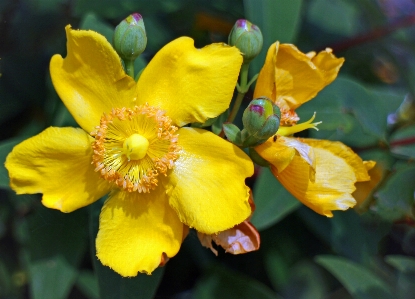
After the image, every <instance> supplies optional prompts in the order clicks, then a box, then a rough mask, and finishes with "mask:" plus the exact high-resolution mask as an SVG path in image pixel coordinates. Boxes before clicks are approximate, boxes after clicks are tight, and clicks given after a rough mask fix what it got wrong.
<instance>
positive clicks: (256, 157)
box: [249, 147, 269, 167]
mask: <svg viewBox="0 0 415 299" xmlns="http://www.w3.org/2000/svg"><path fill="white" fill-rule="evenodd" d="M249 157H251V160H252V161H253V162H254V163H256V164H258V165H259V166H262V167H269V163H268V161H266V160H265V159H264V158H262V157H261V156H260V155H259V154H258V152H257V151H256V150H255V149H254V148H253V147H250V148H249Z"/></svg>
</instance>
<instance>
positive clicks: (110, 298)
mask: <svg viewBox="0 0 415 299" xmlns="http://www.w3.org/2000/svg"><path fill="white" fill-rule="evenodd" d="M103 202H104V200H103V199H101V200H100V201H97V202H95V203H94V204H92V205H91V206H90V239H91V244H90V246H91V251H92V252H93V253H94V254H93V257H92V262H93V266H94V270H95V273H96V275H97V278H98V286H99V294H100V297H99V298H100V299H136V298H137V297H139V298H140V299H151V298H153V297H154V295H155V293H156V291H157V288H158V286H159V284H160V281H161V279H162V277H163V273H164V268H158V269H157V270H155V271H154V272H153V273H152V275H146V274H138V275H137V276H136V277H122V276H121V275H119V274H118V273H116V272H114V271H113V270H112V269H110V268H109V267H107V266H103V265H102V264H101V262H100V261H99V260H98V259H97V257H96V256H95V252H96V248H95V238H96V235H97V233H98V226H99V213H100V211H101V207H102V204H103Z"/></svg>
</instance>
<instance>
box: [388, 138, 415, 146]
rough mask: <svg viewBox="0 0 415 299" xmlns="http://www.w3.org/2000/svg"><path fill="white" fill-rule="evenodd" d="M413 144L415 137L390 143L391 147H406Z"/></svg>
mask: <svg viewBox="0 0 415 299" xmlns="http://www.w3.org/2000/svg"><path fill="white" fill-rule="evenodd" d="M414 143H415V137H409V138H406V139H400V140H395V141H392V142H391V143H390V145H391V146H398V145H408V144H414Z"/></svg>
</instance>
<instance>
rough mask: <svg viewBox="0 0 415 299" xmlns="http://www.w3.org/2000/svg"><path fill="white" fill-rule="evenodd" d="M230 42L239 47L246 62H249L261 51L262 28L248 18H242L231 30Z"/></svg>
mask: <svg viewBox="0 0 415 299" xmlns="http://www.w3.org/2000/svg"><path fill="white" fill-rule="evenodd" d="M228 43H229V45H231V46H235V47H237V48H238V49H239V50H240V51H241V52H242V54H243V57H244V63H248V62H250V61H251V60H252V59H254V58H255V57H256V56H257V55H258V54H259V52H261V49H262V43H263V38H262V33H261V30H260V29H259V27H258V26H256V25H254V24H252V23H251V22H249V21H248V20H244V19H240V20H238V21H236V23H235V25H234V26H233V28H232V30H231V33H230V34H229V38H228Z"/></svg>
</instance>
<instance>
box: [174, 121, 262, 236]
mask: <svg viewBox="0 0 415 299" xmlns="http://www.w3.org/2000/svg"><path fill="white" fill-rule="evenodd" d="M178 134H179V143H178V144H179V146H180V147H181V148H182V150H181V151H180V152H179V155H180V156H179V158H178V159H177V160H176V161H175V166H174V168H173V170H172V173H171V174H170V175H169V178H168V182H167V194H168V195H169V197H170V199H169V200H170V205H171V206H172V207H173V208H174V209H175V210H176V212H177V214H178V215H179V218H180V220H181V221H182V222H183V223H185V224H186V225H188V226H190V227H194V228H195V229H196V230H198V231H199V232H202V233H205V234H213V233H217V232H220V231H224V230H227V229H228V228H231V227H233V226H235V225H237V224H239V223H241V222H242V221H244V220H245V219H247V218H248V217H249V215H250V214H251V207H250V205H249V202H248V199H249V188H248V187H247V186H246V185H245V178H247V177H249V176H251V175H252V174H253V172H254V167H253V164H252V161H251V160H250V159H249V157H248V156H247V155H246V154H245V153H244V152H243V151H242V150H241V149H239V148H238V147H236V146H235V145H233V144H232V143H230V142H227V141H225V140H223V139H222V138H220V137H218V136H216V135H215V134H213V133H211V132H208V131H205V130H200V129H192V128H182V129H179V130H178Z"/></svg>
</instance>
